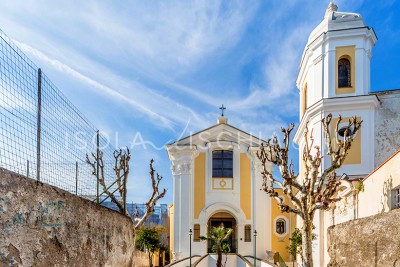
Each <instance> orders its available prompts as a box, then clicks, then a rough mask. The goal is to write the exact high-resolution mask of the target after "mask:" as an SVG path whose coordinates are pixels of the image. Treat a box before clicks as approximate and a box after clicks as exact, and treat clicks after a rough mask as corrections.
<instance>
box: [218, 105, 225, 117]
mask: <svg viewBox="0 0 400 267" xmlns="http://www.w3.org/2000/svg"><path fill="white" fill-rule="evenodd" d="M219 109H220V110H221V117H223V116H224V110H225V109H226V107H224V104H222V106H221V107H220V108H219Z"/></svg>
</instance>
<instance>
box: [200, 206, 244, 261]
mask: <svg viewBox="0 0 400 267" xmlns="http://www.w3.org/2000/svg"><path fill="white" fill-rule="evenodd" d="M221 224H222V225H223V226H224V227H225V228H231V229H233V231H232V234H231V235H230V237H229V238H228V240H227V242H228V243H229V245H230V247H231V252H230V253H236V252H237V226H236V220H235V218H234V217H233V216H232V215H231V214H230V213H228V212H217V213H215V214H214V215H213V216H211V217H210V219H209V220H208V223H207V228H208V230H210V229H211V228H212V227H219V226H220V225H221ZM213 245H214V243H213V242H211V241H208V243H207V251H208V253H211V252H212V247H213Z"/></svg>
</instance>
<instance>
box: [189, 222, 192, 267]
mask: <svg viewBox="0 0 400 267" xmlns="http://www.w3.org/2000/svg"><path fill="white" fill-rule="evenodd" d="M192 234H193V232H192V229H189V266H190V267H191V266H192Z"/></svg>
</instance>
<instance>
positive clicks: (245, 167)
mask: <svg viewBox="0 0 400 267" xmlns="http://www.w3.org/2000/svg"><path fill="white" fill-rule="evenodd" d="M240 208H241V209H242V210H243V212H244V214H245V215H246V219H248V220H250V219H251V162H250V159H249V157H247V155H246V153H240Z"/></svg>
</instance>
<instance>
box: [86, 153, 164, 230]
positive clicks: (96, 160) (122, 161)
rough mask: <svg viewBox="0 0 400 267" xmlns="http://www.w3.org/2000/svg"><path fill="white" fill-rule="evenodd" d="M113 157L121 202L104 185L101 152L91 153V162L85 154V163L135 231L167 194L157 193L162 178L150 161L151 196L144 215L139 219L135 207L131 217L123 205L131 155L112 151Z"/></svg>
mask: <svg viewBox="0 0 400 267" xmlns="http://www.w3.org/2000/svg"><path fill="white" fill-rule="evenodd" d="M113 156H114V160H115V161H114V168H113V170H114V173H115V179H116V184H117V191H118V194H119V195H120V197H121V200H119V199H118V198H117V197H116V191H111V188H108V187H107V185H106V182H105V175H104V162H103V152H102V151H99V157H97V156H96V155H95V154H94V153H92V155H91V157H92V158H93V160H91V159H90V157H89V155H87V154H86V162H87V163H88V164H89V165H90V166H91V168H92V174H93V175H94V176H96V177H97V180H98V182H99V184H100V185H101V186H102V189H103V193H104V194H106V195H107V196H108V197H109V198H110V199H111V201H112V202H113V203H115V204H116V205H117V207H118V209H119V211H120V213H122V214H125V215H127V216H129V217H130V218H131V219H132V220H133V222H134V225H135V230H136V229H139V228H140V227H141V226H143V224H144V223H145V222H146V220H147V219H148V218H149V217H150V216H151V215H152V214H153V212H154V207H155V206H156V205H157V201H158V200H159V199H161V198H163V197H164V196H165V194H166V193H167V190H166V189H165V188H164V189H163V190H162V191H161V192H160V191H159V185H160V182H161V180H162V178H163V177H162V176H161V175H159V174H158V173H155V170H154V168H153V162H154V160H151V161H150V179H151V183H152V194H151V196H150V198H149V199H148V201H147V202H146V204H145V205H146V211H145V214H144V215H143V216H142V217H141V218H139V211H138V208H137V207H136V212H135V213H134V214H132V216H131V215H130V214H129V212H128V210H127V209H126V204H125V203H126V197H127V190H126V184H127V182H128V177H129V171H130V169H129V161H130V159H131V154H130V151H129V149H128V148H126V149H119V150H116V151H114V153H113ZM97 165H99V169H98V171H99V173H97Z"/></svg>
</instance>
